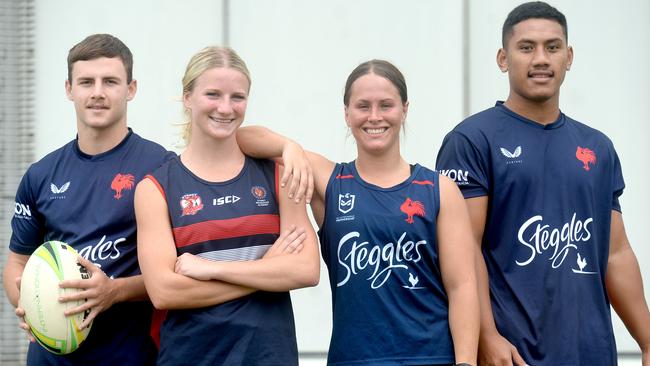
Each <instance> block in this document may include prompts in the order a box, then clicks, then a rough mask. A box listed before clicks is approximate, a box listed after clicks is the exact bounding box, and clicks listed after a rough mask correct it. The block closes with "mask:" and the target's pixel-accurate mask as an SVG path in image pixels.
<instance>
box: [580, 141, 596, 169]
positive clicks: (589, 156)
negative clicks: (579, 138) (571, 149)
mask: <svg viewBox="0 0 650 366" xmlns="http://www.w3.org/2000/svg"><path fill="white" fill-rule="evenodd" d="M576 158H577V159H578V160H580V161H581V162H582V164H584V165H583V166H582V167H583V168H584V170H587V171H588V170H589V169H591V168H589V164H591V165H596V153H595V152H593V151H591V150H589V149H588V148H586V147H580V146H578V149H577V150H576Z"/></svg>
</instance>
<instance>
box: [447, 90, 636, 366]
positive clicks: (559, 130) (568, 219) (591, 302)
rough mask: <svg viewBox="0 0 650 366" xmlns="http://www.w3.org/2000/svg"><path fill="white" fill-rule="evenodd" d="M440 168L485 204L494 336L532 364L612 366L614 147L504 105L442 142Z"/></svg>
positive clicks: (617, 169) (577, 128)
mask: <svg viewBox="0 0 650 366" xmlns="http://www.w3.org/2000/svg"><path fill="white" fill-rule="evenodd" d="M436 167H437V169H438V171H440V172H441V173H442V174H446V175H447V176H448V177H450V178H452V179H454V180H455V181H456V183H457V184H458V186H459V188H460V189H461V191H462V192H463V194H464V196H465V198H471V197H479V196H488V212H487V219H486V224H485V232H484V235H483V255H484V257H485V262H486V265H487V269H488V274H489V279H490V292H491V299H492V309H493V312H494V318H495V321H496V325H497V328H498V330H499V332H500V333H501V334H502V335H503V336H504V337H506V338H507V339H508V340H509V341H511V342H512V343H513V344H514V345H515V346H516V347H517V349H518V350H519V352H520V353H521V355H522V356H523V358H524V360H525V361H526V362H527V363H528V364H530V365H549V366H550V365H552V366H562V365H615V364H616V362H617V361H616V345H615V342H614V335H613V331H612V323H611V315H610V308H609V299H608V297H607V292H606V290H605V272H606V270H607V260H608V255H609V238H610V224H611V213H612V210H619V211H620V205H619V203H618V197H619V196H620V195H621V193H622V192H623V188H624V186H625V185H624V182H623V177H622V173H621V166H620V162H619V160H618V156H617V155H616V151H615V150H614V147H613V145H612V143H611V141H610V140H609V139H608V138H607V137H606V136H605V135H604V134H602V133H600V132H599V131H597V130H595V129H593V128H590V127H588V126H586V125H584V124H582V123H579V122H576V121H574V120H573V119H571V118H569V117H567V116H565V115H564V114H562V113H561V114H560V116H559V118H558V119H557V120H556V121H555V122H553V123H551V124H548V125H546V126H544V125H541V124H538V123H536V122H534V121H531V120H528V119H526V118H524V117H522V116H519V115H517V114H516V113H514V112H512V111H511V110H509V109H508V108H506V107H505V106H504V105H503V104H502V103H501V102H499V103H497V105H496V106H495V107H494V108H490V109H488V110H485V111H483V112H481V113H478V114H476V115H473V116H471V117H469V118H467V119H466V120H465V121H463V122H462V123H460V124H459V125H458V126H456V128H454V130H453V131H451V132H450V133H449V134H448V135H447V136H446V137H445V139H444V141H443V144H442V147H441V149H440V152H439V154H438V159H437V166H436Z"/></svg>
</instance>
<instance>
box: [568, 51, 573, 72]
mask: <svg viewBox="0 0 650 366" xmlns="http://www.w3.org/2000/svg"><path fill="white" fill-rule="evenodd" d="M572 64H573V46H569V48H568V54H567V63H566V71H569V70H571V65H572Z"/></svg>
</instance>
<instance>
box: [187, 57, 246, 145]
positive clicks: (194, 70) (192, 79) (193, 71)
mask: <svg viewBox="0 0 650 366" xmlns="http://www.w3.org/2000/svg"><path fill="white" fill-rule="evenodd" d="M220 67H223V68H229V69H234V70H237V71H239V72H241V73H242V74H244V76H245V77H246V80H248V89H249V90H250V86H251V76H250V73H249V72H248V68H247V67H246V63H245V62H244V60H242V58H241V57H239V55H238V54H237V52H235V50H233V49H232V48H229V47H219V46H209V47H206V48H204V49H202V50H201V51H199V52H197V53H196V54H194V56H192V58H191V59H190V62H189V63H188V64H187V67H186V68H185V74H184V75H183V96H185V95H186V94H189V93H191V92H192V90H194V85H195V84H196V79H198V78H199V76H201V74H203V73H204V72H205V71H207V70H210V69H214V68H220ZM181 128H182V131H181V136H182V138H183V140H184V141H185V144H187V143H189V141H190V135H191V132H192V129H191V128H192V120H191V117H190V114H189V111H188V110H187V109H185V121H184V122H183V123H182V124H181Z"/></svg>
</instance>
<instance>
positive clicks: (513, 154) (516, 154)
mask: <svg viewBox="0 0 650 366" xmlns="http://www.w3.org/2000/svg"><path fill="white" fill-rule="evenodd" d="M501 154H503V156H505V157H506V158H509V159H514V158H518V157H519V156H520V155H521V146H517V148H516V149H515V151H514V152H510V151H508V150H506V149H504V148H501Z"/></svg>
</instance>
